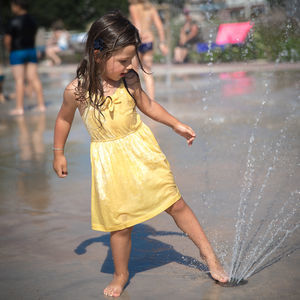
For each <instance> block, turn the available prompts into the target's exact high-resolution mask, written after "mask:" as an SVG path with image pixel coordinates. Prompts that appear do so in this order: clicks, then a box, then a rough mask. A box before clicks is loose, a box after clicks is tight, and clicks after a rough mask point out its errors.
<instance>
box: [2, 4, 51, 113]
mask: <svg viewBox="0 0 300 300" xmlns="http://www.w3.org/2000/svg"><path fill="white" fill-rule="evenodd" d="M27 9H28V3H27V1H26V0H12V1H11V11H12V13H13V14H14V15H15V16H14V17H13V18H12V19H11V20H10V21H9V24H8V26H7V28H6V31H5V35H4V45H5V48H6V50H7V51H8V52H10V56H9V61H10V64H11V66H12V72H13V76H14V79H15V84H16V108H15V109H13V110H12V111H11V112H10V114H11V115H23V114H24V90H25V83H24V81H25V77H26V78H27V81H28V84H29V85H31V86H32V88H33V89H34V91H35V93H36V95H37V101H38V107H37V110H38V111H40V112H43V111H45V109H46V108H45V104H44V96H43V88H42V84H41V81H40V79H39V76H38V72H37V55H36V49H35V35H36V32H37V25H36V23H35V21H34V20H33V18H32V17H31V16H30V15H29V14H28V12H27Z"/></svg>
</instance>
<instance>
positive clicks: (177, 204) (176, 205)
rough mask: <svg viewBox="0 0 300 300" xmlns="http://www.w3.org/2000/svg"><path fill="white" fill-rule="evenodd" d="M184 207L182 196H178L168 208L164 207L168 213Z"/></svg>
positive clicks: (176, 211) (178, 210)
mask: <svg viewBox="0 0 300 300" xmlns="http://www.w3.org/2000/svg"><path fill="white" fill-rule="evenodd" d="M185 207H186V203H185V202H184V200H183V199H182V198H180V199H179V200H178V201H176V202H175V203H174V204H172V205H171V206H170V207H169V208H168V209H166V212H167V213H168V214H170V215H172V214H176V213H178V212H180V211H182V210H183V209H184V208H185Z"/></svg>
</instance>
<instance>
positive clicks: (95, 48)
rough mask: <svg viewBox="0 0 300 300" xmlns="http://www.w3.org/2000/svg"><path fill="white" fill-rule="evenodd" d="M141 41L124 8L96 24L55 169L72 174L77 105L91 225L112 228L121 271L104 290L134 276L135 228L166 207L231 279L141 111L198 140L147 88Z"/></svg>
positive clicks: (67, 95)
mask: <svg viewBox="0 0 300 300" xmlns="http://www.w3.org/2000/svg"><path fill="white" fill-rule="evenodd" d="M139 45H140V38H139V35H138V31H137V29H136V28H135V27H134V26H133V25H132V24H131V23H130V22H129V21H128V20H127V19H126V18H124V17H123V16H122V15H121V14H120V13H118V12H113V13H109V14H107V15H105V16H103V17H102V18H100V19H99V20H97V21H95V22H94V23H93V25H92V26H91V28H90V30H89V32H88V38H87V42H86V49H85V52H86V56H85V58H84V59H83V61H82V62H81V64H80V65H79V67H78V69H77V76H76V79H75V80H73V81H72V82H71V83H70V84H69V85H68V86H67V87H66V89H65V92H64V100H63V104H62V106H61V109H60V111H59V113H58V116H57V120H56V124H55V132H54V147H53V150H54V162H53V167H54V170H55V172H56V173H57V175H58V176H59V177H61V178H63V177H65V176H67V174H68V171H67V162H66V158H65V156H64V146H65V142H66V139H67V136H68V133H69V130H70V128H71V124H72V120H73V117H74V113H75V110H76V108H78V109H79V111H80V114H81V116H82V119H83V122H84V123H85V125H86V127H87V130H88V132H89V134H90V135H91V149H90V151H91V152H90V157H91V165H92V191H91V196H92V205H91V207H92V213H91V214H92V228H93V229H94V230H99V231H108V232H111V238H110V242H111V249H112V255H113V260H114V267H115V272H114V277H113V280H112V282H111V283H110V284H109V285H108V286H107V287H106V288H105V289H104V294H105V295H109V296H114V297H118V296H120V294H121V293H122V291H123V288H124V286H125V284H126V283H127V281H128V275H129V273H128V260H129V255H130V250H131V231H132V228H133V226H134V225H136V224H138V223H141V222H144V221H146V220H148V219H150V218H152V217H154V216H156V215H158V214H159V213H161V212H163V211H166V212H167V213H168V214H170V215H171V216H172V217H173V219H174V220H175V222H176V224H177V226H178V227H179V228H180V229H181V230H182V231H184V232H185V233H186V234H187V235H188V236H189V237H190V239H191V240H192V241H193V242H194V243H195V245H196V246H197V247H198V248H199V250H200V255H201V256H202V258H203V259H205V261H206V263H207V265H208V267H209V269H210V273H211V276H212V277H213V278H214V279H215V280H218V281H220V282H226V281H228V278H227V275H226V273H225V272H224V270H223V268H222V266H221V265H220V263H219V261H218V259H217V258H216V255H215V254H214V251H213V249H212V247H211V245H210V243H209V242H208V240H207V238H206V236H205V234H204V232H203V230H202V228H201V226H200V224H199V222H198V220H197V219H196V217H195V215H194V214H193V212H192V210H191V209H190V208H189V206H188V205H187V204H186V203H185V202H184V200H183V199H182V197H181V195H180V193H179V190H178V188H177V186H176V184H175V183H174V179H173V175H172V173H171V171H170V167H169V163H168V161H167V160H166V157H165V156H164V154H163V153H162V152H161V150H160V148H159V146H158V144H157V142H156V140H155V138H154V136H153V134H152V132H151V131H150V129H149V128H148V127H147V126H146V125H145V124H144V123H143V122H142V121H141V120H140V116H139V115H138V113H137V112H136V106H137V107H138V108H139V109H140V110H141V111H142V112H143V113H144V114H146V115H147V116H149V117H150V118H152V119H154V120H156V121H158V122H161V123H163V124H166V125H168V126H170V127H171V128H172V129H173V130H174V131H175V132H176V133H178V134H180V135H181V136H183V137H184V138H186V140H187V143H188V145H192V143H193V141H194V139H195V133H194V131H193V130H192V129H191V128H190V127H189V126H187V125H185V124H183V123H181V122H179V121H178V120H177V119H176V118H174V117H173V116H172V115H170V114H169V113H168V112H167V111H166V110H165V109H164V108H163V107H162V106H160V105H159V104H158V103H157V102H155V101H154V100H152V99H150V98H149V97H148V96H147V95H146V94H145V92H144V91H143V89H142V88H141V84H140V81H139V77H138V75H137V73H136V72H134V71H133V70H132V65H131V63H132V60H133V58H134V56H135V55H137V49H138V47H139Z"/></svg>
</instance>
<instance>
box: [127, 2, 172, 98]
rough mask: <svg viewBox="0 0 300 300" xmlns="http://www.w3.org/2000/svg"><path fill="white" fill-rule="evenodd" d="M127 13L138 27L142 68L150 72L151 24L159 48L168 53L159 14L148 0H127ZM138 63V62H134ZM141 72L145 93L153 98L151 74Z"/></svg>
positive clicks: (151, 49) (153, 90) (151, 59)
mask: <svg viewBox="0 0 300 300" xmlns="http://www.w3.org/2000/svg"><path fill="white" fill-rule="evenodd" d="M129 4H130V5H129V13H130V17H131V20H132V23H133V24H134V26H135V27H136V28H137V29H138V31H139V34H140V37H141V40H142V44H141V46H140V47H139V49H138V51H139V57H140V60H141V62H142V65H143V68H144V70H145V71H146V72H147V73H151V69H152V65H153V42H154V34H153V32H152V25H154V26H155V27H156V29H157V32H158V36H159V41H160V42H159V49H160V50H161V52H162V54H163V55H166V54H167V53H168V47H167V45H166V40H165V33H164V27H163V23H162V21H161V19H160V17H159V14H158V12H157V10H156V8H155V7H154V5H152V4H151V3H150V2H149V1H148V0H129ZM136 65H138V64H136ZM147 73H145V72H143V76H144V80H145V85H146V90H147V94H148V95H149V97H150V98H151V99H154V96H155V88H154V79H153V75H152V74H147Z"/></svg>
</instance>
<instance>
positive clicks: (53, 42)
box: [46, 20, 70, 65]
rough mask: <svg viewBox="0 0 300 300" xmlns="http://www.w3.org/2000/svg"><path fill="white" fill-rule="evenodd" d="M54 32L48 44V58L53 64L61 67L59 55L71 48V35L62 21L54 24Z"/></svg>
mask: <svg viewBox="0 0 300 300" xmlns="http://www.w3.org/2000/svg"><path fill="white" fill-rule="evenodd" d="M52 30H53V32H52V35H51V37H50V39H49V41H48V42H47V47H46V56H47V57H49V58H50V59H51V63H53V64H55V65H60V64H61V58H60V57H59V56H58V53H60V52H62V51H65V50H67V49H68V48H69V39H70V35H69V33H68V31H67V30H65V26H64V23H63V21H61V20H58V21H56V22H54V23H53V25H52Z"/></svg>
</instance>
